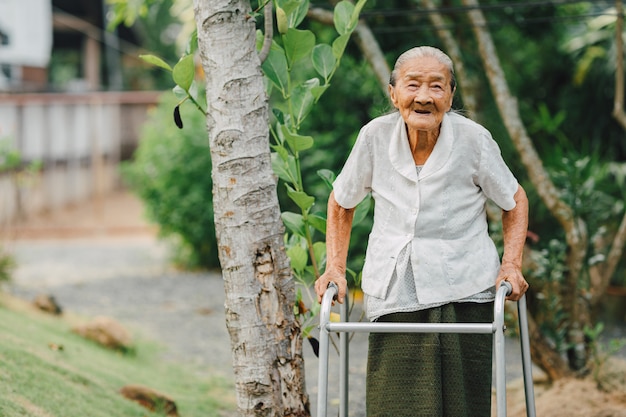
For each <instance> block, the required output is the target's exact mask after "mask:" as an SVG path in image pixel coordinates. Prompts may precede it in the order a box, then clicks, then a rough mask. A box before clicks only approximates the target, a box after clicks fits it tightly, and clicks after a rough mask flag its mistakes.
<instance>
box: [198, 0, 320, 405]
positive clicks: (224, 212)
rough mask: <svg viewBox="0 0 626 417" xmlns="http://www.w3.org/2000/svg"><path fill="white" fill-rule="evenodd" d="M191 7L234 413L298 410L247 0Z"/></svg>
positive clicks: (290, 285)
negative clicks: (202, 77) (202, 84)
mask: <svg viewBox="0 0 626 417" xmlns="http://www.w3.org/2000/svg"><path fill="white" fill-rule="evenodd" d="M194 12H195V16H196V25H197V28H198V44H199V51H200V56H201V58H202V66H203V69H204V73H205V76H206V97H207V103H208V104H207V113H208V115H207V130H208V134H209V140H210V148H211V159H212V164H213V170H212V177H213V184H214V186H213V205H214V211H215V227H216V234H217V240H218V246H219V258H220V262H221V265H222V273H223V277H224V286H225V292H226V301H225V308H226V325H227V327H228V331H229V333H230V338H231V346H232V350H233V368H234V374H235V385H236V391H237V392H236V393H237V406H238V411H239V415H241V416H308V415H310V412H309V400H308V397H307V394H306V390H305V383H304V381H305V380H304V363H303V359H302V338H301V334H300V327H299V324H298V322H297V321H296V319H295V317H294V314H293V306H294V303H295V286H294V281H293V280H292V277H291V271H290V266H289V260H288V258H287V255H286V253H285V251H284V248H283V232H284V231H283V225H282V221H281V218H280V208H279V204H278V198H277V194H276V182H275V179H274V176H273V173H272V168H271V164H270V150H269V128H268V126H269V125H268V98H267V96H266V93H265V89H264V84H263V74H262V72H261V68H260V60H259V57H258V55H257V52H256V50H255V22H254V21H253V19H252V18H251V17H250V2H249V1H244V0H194Z"/></svg>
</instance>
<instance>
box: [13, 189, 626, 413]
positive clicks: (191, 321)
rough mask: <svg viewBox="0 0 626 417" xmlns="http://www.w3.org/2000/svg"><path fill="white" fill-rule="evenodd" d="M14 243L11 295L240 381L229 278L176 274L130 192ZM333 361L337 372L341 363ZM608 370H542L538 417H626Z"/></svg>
mask: <svg viewBox="0 0 626 417" xmlns="http://www.w3.org/2000/svg"><path fill="white" fill-rule="evenodd" d="M4 242H5V243H4V244H5V249H8V250H9V251H10V252H12V253H13V254H14V255H15V257H16V259H17V261H18V268H17V270H16V271H15V276H14V279H13V281H12V282H11V283H10V284H9V285H8V286H7V287H6V290H8V291H9V292H10V293H12V294H14V295H16V296H19V297H22V298H25V299H32V298H34V297H35V296H36V295H38V294H50V295H53V296H54V297H55V298H56V299H57V301H58V302H59V303H60V304H61V306H62V307H63V308H65V309H66V311H72V312H74V313H77V314H82V315H85V316H95V315H107V316H110V317H113V318H115V319H117V320H119V321H120V322H122V323H123V324H125V325H127V326H128V327H130V328H131V329H132V330H133V331H134V332H135V333H136V334H138V335H139V336H140V337H148V338H151V339H154V340H156V341H157V342H160V343H161V344H162V345H163V356H164V358H165V359H166V360H171V361H176V362H179V363H186V364H192V365H194V366H195V367H196V369H198V372H207V373H213V374H220V375H223V376H224V377H225V378H228V379H230V380H233V378H234V377H233V373H232V369H231V367H230V363H231V354H230V343H229V338H228V333H227V331H226V328H225V317H224V308H223V307H224V306H223V303H224V301H223V300H224V289H223V282H222V277H221V274H220V273H219V271H210V272H203V273H188V272H182V271H178V270H175V269H173V268H172V267H171V266H170V264H169V261H168V247H167V246H166V245H165V244H164V243H163V242H161V241H159V240H158V238H157V229H156V227H154V226H152V225H150V224H148V223H147V222H146V220H145V219H144V216H143V207H142V204H141V202H140V201H139V200H138V199H137V198H136V197H134V196H132V195H131V194H129V193H128V192H125V191H120V192H116V193H113V194H111V195H109V196H107V198H106V199H103V200H102V201H99V202H90V203H86V204H81V205H77V206H74V207H68V208H67V209H65V210H59V211H57V212H55V213H48V214H45V215H41V216H35V217H32V218H29V219H25V220H24V221H22V222H19V223H17V224H15V225H13V226H12V227H11V228H9V229H8V230H7V229H5V231H4ZM620 337H622V336H621V334H620ZM366 344H367V342H366V338H365V336H363V335H356V338H355V339H353V340H352V341H351V344H350V349H351V355H350V357H351V362H350V375H351V376H350V378H351V379H350V381H351V382H350V384H351V385H350V413H349V415H350V416H355V417H360V416H364V415H365V412H364V406H363V399H364V397H363V392H364V379H363V375H364V373H365V359H364V358H365V355H366ZM510 345H511V346H510ZM304 351H305V352H304V353H305V363H306V375H307V386H308V391H309V393H310V395H311V401H312V404H313V411H314V412H315V408H316V407H315V402H316V393H317V374H316V373H317V363H318V362H317V359H316V358H315V356H314V355H313V352H312V349H311V348H310V346H308V345H305V346H304ZM331 356H333V355H332V354H331ZM510 358H512V360H510ZM518 358H519V349H518V348H517V347H516V346H515V343H513V344H511V343H507V380H508V381H510V382H509V384H508V386H507V403H508V415H509V416H512V417H522V416H525V415H526V412H525V406H524V394H523V388H522V382H521V379H520V369H519V368H520V366H519V361H518V360H517V359H518ZM332 361H333V359H332V358H331V364H330V369H331V370H333V369H336V366H337V364H335V363H333V362H332ZM602 370H603V372H604V376H603V377H602V379H601V380H603V381H604V382H605V386H604V387H603V389H598V386H597V383H596V382H595V381H594V380H593V378H591V377H587V378H585V379H572V380H564V381H559V382H558V383H556V384H553V385H552V386H548V385H547V384H545V379H544V376H543V374H542V373H541V372H537V370H535V371H534V373H535V396H536V409H537V414H536V415H537V416H545V417H626V388H625V387H626V365H625V363H624V362H623V360H621V359H618V358H614V359H611V361H608V362H606V364H605V366H603V367H602ZM328 391H329V396H330V408H329V410H331V409H333V407H335V406H336V404H337V403H338V398H337V395H336V392H337V387H336V381H335V382H333V383H332V386H330V387H329V389H328Z"/></svg>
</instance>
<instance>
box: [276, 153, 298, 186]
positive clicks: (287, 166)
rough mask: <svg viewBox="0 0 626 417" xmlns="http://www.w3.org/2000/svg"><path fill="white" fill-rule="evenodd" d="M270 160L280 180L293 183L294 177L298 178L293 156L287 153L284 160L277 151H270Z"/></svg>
mask: <svg viewBox="0 0 626 417" xmlns="http://www.w3.org/2000/svg"><path fill="white" fill-rule="evenodd" d="M271 162H272V170H273V171H274V174H276V175H278V177H279V178H280V179H281V180H283V181H285V182H287V183H293V182H294V181H296V178H298V174H297V169H296V161H295V159H294V157H293V156H291V155H288V156H287V159H286V160H285V159H283V158H282V156H281V155H279V154H278V153H276V152H272V154H271Z"/></svg>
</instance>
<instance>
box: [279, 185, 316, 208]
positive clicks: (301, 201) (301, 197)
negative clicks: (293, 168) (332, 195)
mask: <svg viewBox="0 0 626 417" xmlns="http://www.w3.org/2000/svg"><path fill="white" fill-rule="evenodd" d="M285 186H286V187H287V195H288V196H289V198H291V199H292V200H293V202H294V203H296V205H297V206H298V207H300V208H301V209H302V210H308V209H310V208H311V206H313V204H315V197H311V196H310V195H308V194H307V193H305V192H304V191H296V190H294V189H293V188H291V187H290V186H289V184H285Z"/></svg>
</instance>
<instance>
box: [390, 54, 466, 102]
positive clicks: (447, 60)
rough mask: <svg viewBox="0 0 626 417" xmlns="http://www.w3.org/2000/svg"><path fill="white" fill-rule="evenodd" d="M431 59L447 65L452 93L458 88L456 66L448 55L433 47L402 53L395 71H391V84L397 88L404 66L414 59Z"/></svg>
mask: <svg viewBox="0 0 626 417" xmlns="http://www.w3.org/2000/svg"><path fill="white" fill-rule="evenodd" d="M424 57H431V58H435V59H436V60H437V61H439V62H441V63H442V64H443V65H445V66H446V67H447V68H448V70H450V87H452V91H453V92H454V89H455V88H456V78H455V76H454V64H453V63H452V60H451V59H450V57H449V56H448V55H446V54H445V53H444V52H443V51H441V50H440V49H437V48H433V47H432V46H417V47H415V48H411V49H409V50H408V51H406V52H404V53H402V55H400V56H399V57H398V59H397V60H396V64H395V65H394V67H393V71H391V76H390V77H389V84H391V85H392V86H394V87H395V86H396V79H397V76H398V71H399V69H400V67H401V66H402V65H404V64H405V63H406V62H407V61H410V60H412V59H414V58H424Z"/></svg>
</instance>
